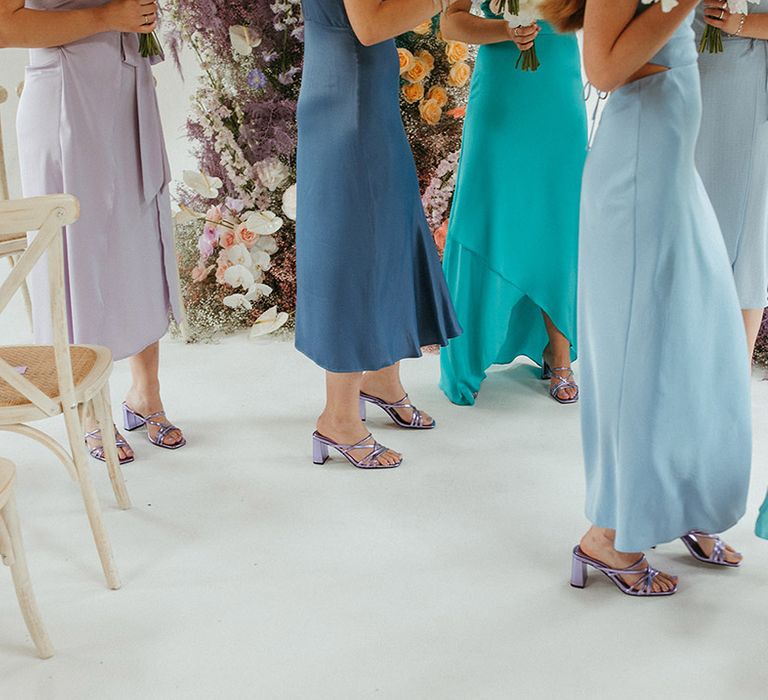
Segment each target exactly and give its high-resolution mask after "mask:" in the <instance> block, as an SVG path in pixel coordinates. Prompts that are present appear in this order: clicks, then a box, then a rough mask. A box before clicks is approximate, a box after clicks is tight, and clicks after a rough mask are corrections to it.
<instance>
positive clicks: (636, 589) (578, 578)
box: [571, 546, 677, 598]
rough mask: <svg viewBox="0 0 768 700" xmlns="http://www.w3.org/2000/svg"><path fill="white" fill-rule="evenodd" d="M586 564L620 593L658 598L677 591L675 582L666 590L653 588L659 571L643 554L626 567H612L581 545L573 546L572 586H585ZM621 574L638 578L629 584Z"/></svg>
mask: <svg viewBox="0 0 768 700" xmlns="http://www.w3.org/2000/svg"><path fill="white" fill-rule="evenodd" d="M588 566H591V567H592V568H593V569H595V570H596V571H599V572H600V573H602V574H605V575H606V576H607V577H608V578H609V579H610V580H611V581H612V582H613V583H614V585H615V586H616V588H618V589H619V590H620V591H621V592H622V593H624V594H626V595H629V596H633V597H635V598H660V597H663V596H671V595H674V594H675V593H677V583H675V585H674V586H673V587H672V588H671V589H670V590H668V591H654V590H653V584H654V582H655V581H656V579H657V578H658V577H659V575H660V574H661V572H660V571H658V570H657V569H654V568H653V567H652V566H651V565H650V564H649V563H648V560H647V559H646V558H645V556H642V557H640V559H638V560H637V561H636V562H635V563H634V564H632V566H630V567H628V568H626V569H612V568H611V567H609V566H608V565H607V564H605V563H603V562H601V561H598V560H597V559H593V558H592V557H590V556H589V555H587V554H585V553H584V551H583V550H582V549H581V547H578V546H577V547H574V549H573V568H572V570H571V585H572V586H573V587H574V588H584V587H586V585H587V567H588ZM623 576H639V577H640V578H638V579H637V581H635V582H634V583H632V584H629V583H627V582H626V581H625V580H624V579H623V578H622V577H623Z"/></svg>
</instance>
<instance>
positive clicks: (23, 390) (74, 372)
mask: <svg viewBox="0 0 768 700" xmlns="http://www.w3.org/2000/svg"><path fill="white" fill-rule="evenodd" d="M78 207H79V205H78V202H77V200H76V199H75V198H74V197H71V196H68V195H52V196H47V197H35V198H32V199H24V200H17V201H14V200H10V201H7V202H0V245H2V244H3V241H4V239H6V238H8V237H12V236H13V235H14V232H15V231H30V232H37V233H36V234H35V235H34V236H33V237H30V243H29V245H28V246H27V248H26V250H25V251H24V252H23V253H22V254H21V256H20V257H19V258H18V260H17V262H16V264H15V266H14V267H13V269H12V270H11V272H10V274H9V275H8V277H7V278H6V280H5V281H4V282H3V283H2V285H0V314H2V313H3V311H4V310H5V308H6V307H7V306H8V303H9V302H10V300H11V298H12V297H13V296H14V294H15V293H16V292H17V291H18V289H19V287H20V286H21V284H22V283H23V281H24V280H25V279H26V277H27V276H28V275H29V273H30V271H31V270H32V268H33V267H34V266H35V265H36V264H37V263H38V262H39V261H40V259H41V258H42V257H43V255H45V256H46V258H47V267H48V278H49V287H50V303H51V309H50V310H51V317H52V318H51V322H52V331H53V345H52V346H42V345H28V346H0V430H6V431H11V432H15V433H19V434H21V435H25V436H27V437H29V438H32V439H33V440H36V441H37V442H39V443H41V444H43V445H45V446H46V447H48V448H49V449H50V450H51V451H53V453H54V454H55V455H56V456H58V457H59V459H60V460H61V461H62V462H63V463H64V465H65V466H66V467H67V469H68V470H69V472H70V475H71V476H72V477H73V478H74V479H75V480H76V481H77V482H78V483H79V485H80V490H81V492H82V497H83V501H84V503H85V509H86V512H87V514H88V519H89V521H90V525H91V530H92V531H93V536H94V539H95V541H96V548H97V550H98V552H99V557H100V559H101V565H102V568H103V569H104V574H105V577H106V579H107V585H108V586H109V587H110V588H119V587H120V580H119V577H118V574H117V570H116V568H115V565H114V562H113V559H112V550H111V547H110V544H109V540H108V538H107V533H106V530H105V528H104V523H103V520H102V515H101V508H100V506H99V501H98V497H97V495H96V491H95V489H94V486H93V482H92V481H91V475H90V470H89V459H88V455H87V450H86V446H85V441H84V431H83V425H84V423H85V419H86V417H87V415H88V414H92V415H93V416H95V418H96V421H97V423H98V425H99V428H100V429H101V431H102V437H103V438H104V440H103V444H104V450H105V457H106V459H107V466H108V470H109V476H110V479H111V482H112V488H113V490H114V493H115V496H116V498H117V502H118V504H119V505H120V507H122V508H130V505H131V502H130V499H129V497H128V492H127V490H126V487H125V482H124V480H123V474H122V470H121V468H120V462H119V459H118V453H117V448H116V446H115V441H114V439H109V438H111V437H112V436H113V435H114V427H113V425H114V424H113V422H112V411H111V408H110V399H109V376H110V374H111V372H112V354H111V353H110V351H109V350H108V349H107V348H102V347H98V346H92V345H70V340H69V328H68V319H67V300H66V294H65V284H64V246H63V233H62V228H63V227H64V226H66V225H69V224H71V223H74V222H75V221H76V220H77V218H78V215H79V209H78ZM75 235H77V234H75ZM25 240H26V239H25ZM60 414H61V415H63V417H64V424H65V426H66V431H67V437H68V442H69V449H65V448H64V447H63V446H62V445H60V444H59V443H57V442H56V441H55V440H54V439H53V438H51V437H50V436H49V435H47V434H46V433H44V432H42V431H41V430H38V429H37V428H33V427H32V426H31V425H29V424H30V423H34V422H36V421H39V420H43V419H46V418H49V417H52V416H57V415H60Z"/></svg>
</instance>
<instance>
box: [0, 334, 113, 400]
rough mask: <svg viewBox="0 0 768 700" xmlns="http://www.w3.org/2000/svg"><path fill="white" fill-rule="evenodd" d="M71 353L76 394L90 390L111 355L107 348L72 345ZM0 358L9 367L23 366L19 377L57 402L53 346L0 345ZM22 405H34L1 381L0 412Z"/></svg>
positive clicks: (110, 358)
mask: <svg viewBox="0 0 768 700" xmlns="http://www.w3.org/2000/svg"><path fill="white" fill-rule="evenodd" d="M70 354H71V357H72V374H73V376H74V380H75V388H76V390H77V393H78V394H81V393H82V392H83V391H87V390H88V389H89V388H91V385H92V384H93V383H94V381H95V380H97V379H102V378H104V376H105V373H108V371H109V368H110V366H111V362H112V356H111V353H110V352H109V350H107V349H106V348H100V347H95V346H88V345H73V346H72V347H71V351H70ZM0 358H2V359H3V360H5V361H6V362H7V363H9V364H10V365H11V366H12V367H26V371H25V372H24V373H23V375H22V376H24V377H25V378H26V379H28V380H29V381H30V382H32V383H33V384H34V385H35V386H36V387H37V388H38V389H40V391H42V392H43V393H44V394H45V395H46V396H48V397H50V398H52V399H54V400H56V399H58V397H59V378H58V374H57V372H56V362H55V359H54V352H53V347H51V346H47V345H11V346H8V345H6V346H0ZM106 376H108V374H107V375H106ZM24 406H30V407H32V406H33V405H32V403H31V402H30V401H29V399H27V398H26V397H25V396H24V395H22V394H20V393H19V392H18V391H16V389H14V388H13V387H11V386H10V385H9V384H8V383H7V382H5V381H3V380H2V379H0V410H1V409H4V408H20V407H24Z"/></svg>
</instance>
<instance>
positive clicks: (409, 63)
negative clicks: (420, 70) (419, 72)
mask: <svg viewBox="0 0 768 700" xmlns="http://www.w3.org/2000/svg"><path fill="white" fill-rule="evenodd" d="M397 55H398V58H399V59H400V75H403V73H407V72H408V71H409V70H411V68H413V67H414V66H415V65H416V57H415V56H414V55H413V54H412V53H411V52H410V51H409V50H408V49H403V48H399V49H398V50H397Z"/></svg>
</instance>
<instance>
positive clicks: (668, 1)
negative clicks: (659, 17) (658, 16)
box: [643, 0, 680, 12]
mask: <svg viewBox="0 0 768 700" xmlns="http://www.w3.org/2000/svg"><path fill="white" fill-rule="evenodd" d="M657 2H660V3H661V11H662V12H672V10H674V9H675V8H676V7H677V6H678V5H679V4H680V3H679V2H678V1H677V0H643V5H655V4H656V3H657Z"/></svg>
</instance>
